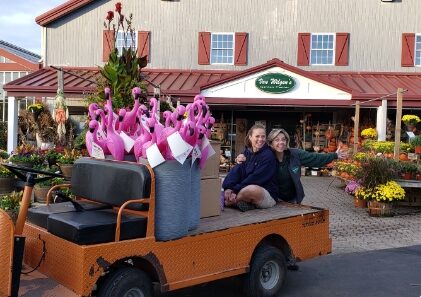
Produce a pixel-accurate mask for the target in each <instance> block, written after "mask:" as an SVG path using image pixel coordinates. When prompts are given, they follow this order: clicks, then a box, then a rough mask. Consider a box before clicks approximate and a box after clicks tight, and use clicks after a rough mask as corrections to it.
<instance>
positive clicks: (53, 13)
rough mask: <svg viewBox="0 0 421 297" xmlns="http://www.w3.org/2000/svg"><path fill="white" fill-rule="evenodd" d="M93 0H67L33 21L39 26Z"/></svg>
mask: <svg viewBox="0 0 421 297" xmlns="http://www.w3.org/2000/svg"><path fill="white" fill-rule="evenodd" d="M94 1H95V0H69V1H67V2H66V3H63V4H61V5H59V6H57V7H55V8H53V9H51V10H49V11H47V12H45V13H43V14H41V15H39V16H37V17H36V18H35V22H36V23H37V24H38V25H40V26H43V27H44V26H46V25H48V24H49V23H51V22H54V21H55V20H57V19H59V18H61V17H63V16H65V15H67V14H69V13H71V12H73V11H75V10H77V9H79V8H82V7H84V6H85V5H87V4H89V3H91V2H94Z"/></svg>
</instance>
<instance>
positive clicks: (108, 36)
mask: <svg viewBox="0 0 421 297" xmlns="http://www.w3.org/2000/svg"><path fill="white" fill-rule="evenodd" d="M113 48H114V31H113V30H104V31H103V32H102V61H103V62H107V61H108V58H109V57H110V53H111V51H112V50H113Z"/></svg>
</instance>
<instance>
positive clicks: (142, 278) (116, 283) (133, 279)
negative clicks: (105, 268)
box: [97, 267, 152, 297]
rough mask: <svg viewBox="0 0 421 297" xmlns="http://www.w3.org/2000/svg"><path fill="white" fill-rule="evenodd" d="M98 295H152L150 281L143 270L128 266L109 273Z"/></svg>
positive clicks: (127, 296)
mask: <svg viewBox="0 0 421 297" xmlns="http://www.w3.org/2000/svg"><path fill="white" fill-rule="evenodd" d="M97 296H98V297H117V296H118V297H152V283H151V280H150V279H149V277H148V276H147V275H146V273H144V272H143V271H141V270H139V269H136V268H133V267H128V268H122V269H118V270H116V271H115V272H113V273H111V275H109V276H108V277H107V278H106V279H105V280H104V283H103V284H102V286H101V288H100V289H99V291H98V295H97Z"/></svg>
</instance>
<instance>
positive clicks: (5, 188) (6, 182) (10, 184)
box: [0, 166, 15, 194]
mask: <svg viewBox="0 0 421 297" xmlns="http://www.w3.org/2000/svg"><path fill="white" fill-rule="evenodd" d="M14 188H15V176H14V174H13V173H12V172H10V171H9V169H7V168H6V167H3V166H0V194H6V193H10V192H12V191H13V190H14Z"/></svg>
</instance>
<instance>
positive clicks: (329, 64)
mask: <svg viewBox="0 0 421 297" xmlns="http://www.w3.org/2000/svg"><path fill="white" fill-rule="evenodd" d="M314 35H331V36H332V37H333V40H332V49H330V48H326V49H313V36H314ZM323 50H332V52H333V54H332V63H326V64H325V63H312V56H313V51H323ZM335 50H336V34H335V33H311V35H310V61H309V62H310V65H312V66H334V65H335V55H336V52H335Z"/></svg>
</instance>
